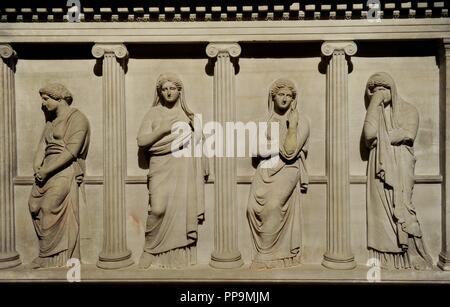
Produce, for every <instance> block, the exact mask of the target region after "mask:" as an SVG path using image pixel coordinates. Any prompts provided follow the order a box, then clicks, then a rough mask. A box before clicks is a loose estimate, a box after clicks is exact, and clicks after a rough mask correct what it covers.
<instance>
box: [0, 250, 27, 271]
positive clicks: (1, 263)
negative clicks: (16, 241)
mask: <svg viewBox="0 0 450 307" xmlns="http://www.w3.org/2000/svg"><path fill="white" fill-rule="evenodd" d="M21 264H22V261H21V260H20V255H19V254H18V253H16V252H15V253H9V254H5V255H0V270H3V269H9V268H14V267H16V266H19V265H21Z"/></svg>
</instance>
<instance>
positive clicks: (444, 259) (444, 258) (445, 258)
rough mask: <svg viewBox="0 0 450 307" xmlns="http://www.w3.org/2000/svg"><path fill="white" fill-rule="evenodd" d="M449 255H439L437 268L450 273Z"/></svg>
mask: <svg viewBox="0 0 450 307" xmlns="http://www.w3.org/2000/svg"><path fill="white" fill-rule="evenodd" d="M449 256H450V255H449V253H443V252H441V253H440V254H439V260H438V263H437V267H438V268H440V269H441V270H442V271H450V257H449Z"/></svg>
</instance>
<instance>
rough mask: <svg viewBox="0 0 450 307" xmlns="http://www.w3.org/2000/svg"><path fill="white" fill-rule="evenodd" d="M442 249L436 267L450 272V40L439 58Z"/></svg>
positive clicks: (447, 40) (445, 43)
mask: <svg viewBox="0 0 450 307" xmlns="http://www.w3.org/2000/svg"><path fill="white" fill-rule="evenodd" d="M439 70H440V99H441V102H440V115H441V120H440V122H441V138H440V144H439V147H440V148H441V163H440V165H441V174H442V175H443V178H444V182H443V184H442V198H441V199H442V210H441V211H442V247H441V253H440V254H439V261H438V264H437V265H438V267H439V268H441V269H442V270H445V271H450V38H448V39H444V44H443V48H442V53H441V57H440V68H439Z"/></svg>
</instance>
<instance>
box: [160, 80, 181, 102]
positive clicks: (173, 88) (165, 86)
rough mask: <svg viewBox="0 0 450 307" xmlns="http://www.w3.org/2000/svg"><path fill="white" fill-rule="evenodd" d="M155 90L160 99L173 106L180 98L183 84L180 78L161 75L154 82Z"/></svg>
mask: <svg viewBox="0 0 450 307" xmlns="http://www.w3.org/2000/svg"><path fill="white" fill-rule="evenodd" d="M156 90H157V94H158V96H159V98H160V99H162V100H164V102H166V103H169V104H171V105H173V104H175V103H176V102H177V101H178V99H179V98H180V93H181V91H182V90H183V83H182V82H181V80H180V78H178V76H176V75H174V74H162V75H160V76H159V77H158V80H157V81H156Z"/></svg>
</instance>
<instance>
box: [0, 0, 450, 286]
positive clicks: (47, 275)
mask: <svg viewBox="0 0 450 307" xmlns="http://www.w3.org/2000/svg"><path fill="white" fill-rule="evenodd" d="M322 2H324V3H321V4H314V2H313V1H293V3H290V4H289V5H286V4H282V3H280V4H279V5H277V4H269V3H268V4H267V5H263V4H261V5H257V6H255V5H252V4H248V5H227V4H224V5H220V6H204V5H203V6H200V5H199V6H196V5H190V6H181V5H178V4H176V5H173V6H170V7H169V6H165V5H159V6H154V7H152V6H150V7H149V6H148V5H147V6H132V7H130V6H129V5H123V6H121V5H119V4H117V5H116V6H114V7H108V8H106V7H96V6H93V7H84V6H83V3H80V5H79V6H78V5H76V4H75V8H69V7H64V8H56V7H52V8H50V9H49V8H48V7H47V8H40V7H39V6H36V7H34V6H33V7H30V8H28V7H27V8H25V7H17V6H14V5H12V4H11V5H8V4H6V3H5V4H3V3H2V4H1V5H0V17H1V19H0V25H1V28H0V40H1V41H0V56H1V58H2V61H1V62H0V65H1V74H0V119H1V120H0V122H1V127H0V141H1V147H0V280H5V281H16V280H24V279H26V280H34V279H39V280H42V279H46V280H60V281H66V280H67V279H68V278H69V277H70V276H69V275H70V274H68V271H71V272H73V270H75V269H76V270H78V272H81V276H82V280H89V281H96V280H121V281H127V280H129V281H133V280H137V279H139V280H149V281H154V280H180V279H181V280H183V279H186V280H200V281H208V280H214V281H217V280H230V279H231V280H246V281H253V280H277V281H283V280H289V281H293V280H294V281H298V282H301V281H306V280H313V279H314V280H324V281H326V280H336V278H338V279H342V280H351V281H361V282H371V281H391V280H405V281H447V282H448V281H450V273H448V271H449V270H450V251H449V246H450V242H449V238H450V231H449V229H450V228H449V225H450V208H449V206H450V202H449V200H448V197H449V196H448V194H449V193H450V192H448V191H450V184H449V181H448V176H449V172H450V167H449V165H450V160H449V157H450V154H449V151H450V136H449V133H450V132H449V128H448V125H449V122H450V112H449V109H450V107H449V105H450V93H449V88H450V86H449V85H448V82H449V80H450V76H449V72H450V64H449V63H450V47H449V46H450V20H449V19H448V16H447V14H448V7H447V3H446V2H440V1H427V2H417V3H416V2H403V1H392V3H390V2H389V1H380V3H379V4H380V6H379V7H373V6H372V5H370V6H368V4H366V3H363V1H362V2H361V3H352V4H349V3H347V2H346V1H341V2H342V3H337V4H336V3H334V2H333V3H331V1H330V3H325V2H326V1H322ZM388 2H389V3H388ZM447 192H448V193H447ZM24 276H25V277H24Z"/></svg>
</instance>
